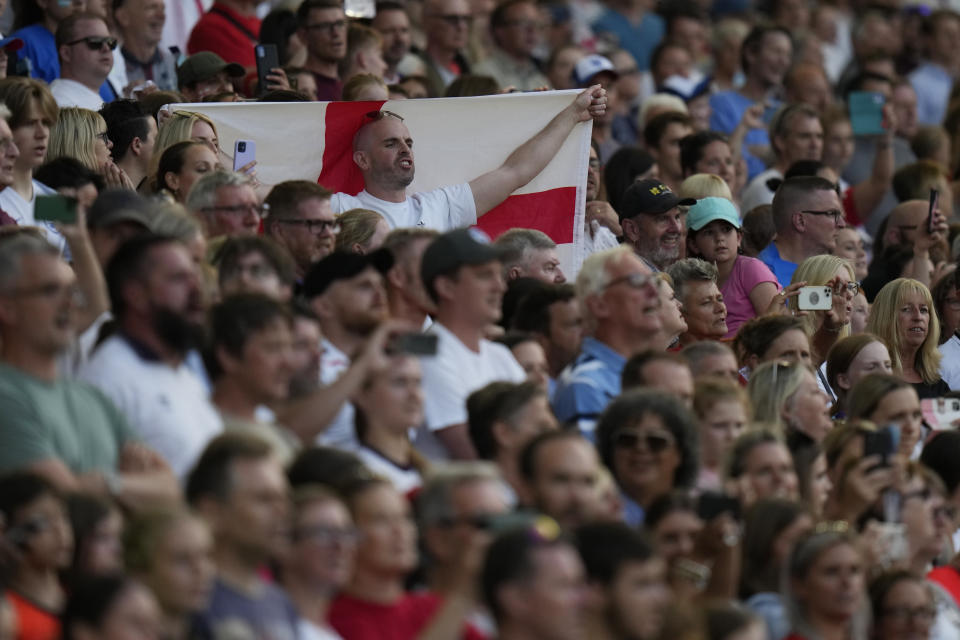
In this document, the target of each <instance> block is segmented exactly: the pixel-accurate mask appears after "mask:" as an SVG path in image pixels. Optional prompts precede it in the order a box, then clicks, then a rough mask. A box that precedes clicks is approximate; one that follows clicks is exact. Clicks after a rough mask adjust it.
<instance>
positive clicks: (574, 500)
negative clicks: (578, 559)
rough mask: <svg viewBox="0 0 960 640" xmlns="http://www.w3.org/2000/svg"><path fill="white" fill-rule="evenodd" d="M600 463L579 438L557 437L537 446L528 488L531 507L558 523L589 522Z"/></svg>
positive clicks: (565, 526) (564, 524)
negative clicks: (537, 449) (538, 447)
mask: <svg viewBox="0 0 960 640" xmlns="http://www.w3.org/2000/svg"><path fill="white" fill-rule="evenodd" d="M599 472H600V463H599V461H598V459H597V453H596V450H595V449H594V448H593V446H592V445H591V444H590V443H589V442H588V441H587V440H585V439H583V438H576V437H569V438H559V439H556V440H553V441H551V442H547V443H545V444H543V445H541V447H540V449H539V451H538V452H537V455H536V459H535V461H534V472H533V478H532V481H531V482H530V486H529V487H528V490H529V492H530V495H531V498H532V502H533V504H534V506H536V508H537V509H538V510H540V511H542V512H543V513H545V514H546V515H548V516H550V517H552V518H553V519H555V520H556V521H557V522H559V523H560V526H562V527H564V528H567V527H576V526H579V525H582V524H585V523H587V522H591V521H592V520H593V519H594V517H595V514H596V499H597V478H598V476H599Z"/></svg>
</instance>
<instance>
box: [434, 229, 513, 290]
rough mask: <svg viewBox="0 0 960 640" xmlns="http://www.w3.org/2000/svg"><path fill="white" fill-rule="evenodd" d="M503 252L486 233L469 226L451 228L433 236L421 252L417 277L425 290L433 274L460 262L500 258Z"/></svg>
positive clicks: (450, 268)
mask: <svg viewBox="0 0 960 640" xmlns="http://www.w3.org/2000/svg"><path fill="white" fill-rule="evenodd" d="M502 256H503V252H502V251H501V250H500V249H499V248H497V247H495V246H494V245H493V244H491V242H490V236H488V235H487V234H486V233H484V232H483V231H481V230H480V229H477V228H476V227H471V228H469V229H454V230H453V231H448V232H446V233H444V234H441V235H439V236H437V238H436V239H434V241H433V242H431V243H430V244H429V245H428V246H427V249H426V251H424V252H423V260H422V262H421V264H420V276H421V277H422V278H423V284H424V285H426V287H427V289H428V290H429V289H430V285H431V284H432V283H433V281H434V279H436V277H437V276H439V275H442V274H445V273H450V272H452V271H454V270H455V269H457V268H459V267H461V266H463V265H473V264H486V263H488V262H493V261H494V260H500V258H501V257H502Z"/></svg>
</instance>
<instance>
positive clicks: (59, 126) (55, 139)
mask: <svg viewBox="0 0 960 640" xmlns="http://www.w3.org/2000/svg"><path fill="white" fill-rule="evenodd" d="M106 130H107V123H106V122H105V121H104V119H103V117H102V116H101V115H100V114H99V113H97V112H96V111H91V110H90V109H83V108H81V107H64V108H63V109H60V117H59V118H57V121H56V122H55V123H54V125H53V126H52V127H51V128H50V146H49V147H48V148H47V158H46V160H45V162H50V161H51V160H56V159H57V158H63V157H64V156H66V157H70V158H75V159H77V160H79V161H80V162H81V163H82V164H83V166H85V167H86V168H88V169H90V170H91V171H96V172H99V171H100V167H98V166H97V153H96V150H95V149H96V142H97V136H99V135H100V134H101V133H102V132H104V131H106Z"/></svg>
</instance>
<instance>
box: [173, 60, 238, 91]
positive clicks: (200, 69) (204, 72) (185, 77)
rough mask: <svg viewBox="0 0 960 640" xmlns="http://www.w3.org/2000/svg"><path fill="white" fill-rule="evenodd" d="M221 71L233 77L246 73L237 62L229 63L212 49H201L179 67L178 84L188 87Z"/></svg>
mask: <svg viewBox="0 0 960 640" xmlns="http://www.w3.org/2000/svg"><path fill="white" fill-rule="evenodd" d="M221 71H226V72H227V75H229V76H231V77H233V78H239V77H241V76H243V74H245V73H246V71H245V70H244V68H243V67H242V66H241V65H239V64H237V63H236V62H230V63H228V62H227V61H226V60H224V59H223V58H221V57H220V56H218V55H217V54H215V53H213V52H212V51H201V52H199V53H195V54H193V55H192V56H190V57H189V58H187V59H186V60H184V61H183V62H182V63H180V66H179V67H177V84H178V86H180V87H188V86H190V85H192V84H195V83H197V82H200V81H201V80H207V79H208V78H212V77H213V76H215V75H217V74H218V73H220V72H221Z"/></svg>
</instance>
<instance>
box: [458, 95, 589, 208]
mask: <svg viewBox="0 0 960 640" xmlns="http://www.w3.org/2000/svg"><path fill="white" fill-rule="evenodd" d="M606 109H607V92H606V91H605V90H604V89H603V88H602V87H601V86H600V85H594V86H592V87H590V88H589V89H586V90H584V91H583V92H581V93H580V94H579V95H578V96H577V97H576V99H574V101H573V102H571V103H570V104H569V105H568V106H567V107H566V108H564V110H563V111H561V112H560V113H558V114H557V115H556V116H555V117H554V118H553V120H551V121H550V122H549V123H548V124H547V126H545V127H544V128H543V129H541V130H540V132H539V133H537V134H536V135H535V136H533V137H532V138H530V139H529V140H527V141H526V142H524V143H523V144H521V145H520V146H519V147H517V148H516V149H515V150H514V152H513V153H511V154H510V156H509V157H508V158H507V159H506V161H505V162H504V163H503V164H502V165H501V166H500V167H499V168H497V169H494V170H493V171H491V172H489V173H485V174H483V175H482V176H480V177H478V178H475V179H474V180H471V181H470V189H471V190H472V191H473V200H474V203H475V204H476V207H477V217H479V216H482V215H483V214H485V213H486V212H487V211H490V209H493V208H494V207H495V206H497V205H498V204H500V203H501V202H503V201H504V200H506V199H507V196H509V195H510V194H511V193H513V192H514V191H516V190H517V189H519V188H520V187H522V186H523V185H525V184H527V183H528V182H530V181H531V180H533V179H534V178H535V177H536V176H537V174H538V173H540V172H541V171H543V168H544V167H546V166H547V164H548V163H549V162H550V160H551V159H552V158H553V156H555V155H556V154H557V151H559V150H560V147H561V145H563V141H564V140H566V139H567V136H568V135H570V132H571V131H572V130H573V127H574V126H576V125H577V124H578V123H580V122H586V121H588V120H590V119H591V118H595V117H597V116H600V115H603V113H604V112H605V111H606Z"/></svg>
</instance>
